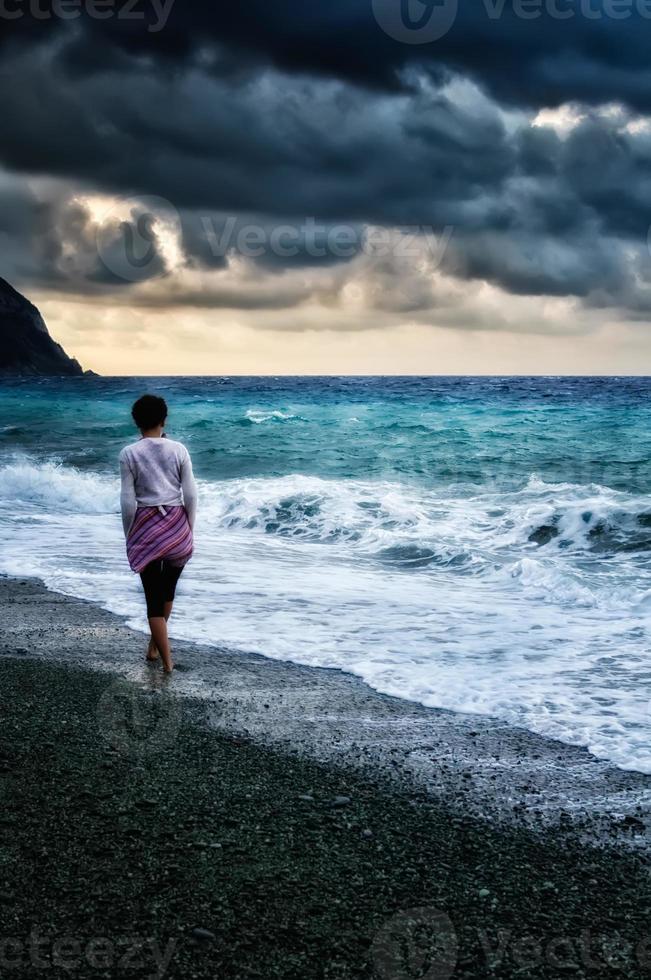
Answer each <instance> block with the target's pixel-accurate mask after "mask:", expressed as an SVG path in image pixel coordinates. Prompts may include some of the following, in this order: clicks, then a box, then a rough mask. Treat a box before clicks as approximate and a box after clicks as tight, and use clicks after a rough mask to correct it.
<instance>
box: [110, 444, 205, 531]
mask: <svg viewBox="0 0 651 980" xmlns="http://www.w3.org/2000/svg"><path fill="white" fill-rule="evenodd" d="M120 477H121V481H122V490H121V494H120V505H121V509H122V524H123V526H124V533H125V535H128V533H129V530H130V528H131V525H132V524H133V519H134V517H135V516H136V511H137V509H138V507H178V506H184V507H185V509H186V511H187V515H188V521H189V522H190V527H194V519H195V516H196V513H197V485H196V483H195V481H194V476H193V473H192V460H191V459H190V453H189V452H188V451H187V449H186V448H185V446H184V445H183V444H182V443H180V442H174V440H173V439H167V438H166V437H165V436H162V437H161V438H159V439H153V438H146V439H145V438H143V439H140V440H139V441H138V442H134V443H133V444H132V445H131V446H125V448H124V449H123V450H122V452H121V453H120Z"/></svg>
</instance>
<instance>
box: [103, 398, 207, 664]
mask: <svg viewBox="0 0 651 980" xmlns="http://www.w3.org/2000/svg"><path fill="white" fill-rule="evenodd" d="M131 414H132V416H133V420H134V422H135V423H136V425H137V426H138V428H139V429H140V432H141V438H140V439H139V441H138V442H135V443H133V444H132V445H130V446H126V447H125V448H124V449H123V450H122V452H121V453H120V477H121V481H122V491H121V496H120V503H121V508H122V523H123V525H124V533H125V536H126V539H127V557H128V559H129V564H130V566H131V568H132V570H133V571H134V572H139V573H140V578H141V580H142V585H143V588H144V591H145V600H146V602H147V618H148V620H149V628H150V630H151V640H150V641H149V649H148V651H147V660H148V661H150V662H152V661H155V660H158V659H159V657H160V658H161V659H162V661H163V669H164V671H165V673H166V674H171V672H172V670H173V669H174V664H173V662H172V651H171V649H170V643H169V638H168V634H167V620H168V619H169V618H170V615H171V612H172V603H173V602H174V595H175V591H176V585H177V582H178V580H179V577H180V575H181V572H182V571H183V569H184V567H185V565H186V563H187V562H188V561H189V560H190V558H191V557H192V549H193V537H192V529H193V527H194V520H195V515H196V511H197V486H196V483H195V481H194V476H193V474H192V461H191V459H190V454H189V453H188V451H187V449H186V448H185V446H184V445H182V444H181V443H180V442H174V441H173V440H172V439H168V438H167V436H166V435H165V433H164V431H163V430H164V427H165V422H166V420H167V405H166V403H165V401H164V399H163V398H157V397H156V396H155V395H143V397H142V398H139V399H138V401H137V402H136V403H135V405H134V406H133V408H132V410H131Z"/></svg>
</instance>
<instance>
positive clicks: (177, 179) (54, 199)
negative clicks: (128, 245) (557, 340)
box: [0, 0, 651, 316]
mask: <svg viewBox="0 0 651 980" xmlns="http://www.w3.org/2000/svg"><path fill="white" fill-rule="evenodd" d="M397 2H398V0H396V3H397ZM413 2H418V0H413ZM587 2H588V0H585V3H586V4H587ZM641 2H642V0H640V3H641ZM14 3H18V0H14ZM493 3H494V4H495V5H496V6H491V4H493ZM559 4H560V0H559ZM573 6H574V8H575V14H576V15H575V16H574V17H573V18H571V19H565V20H562V19H555V18H554V17H553V16H552V15H551V14H550V13H549V7H548V10H547V13H544V14H543V16H542V18H540V19H537V20H533V21H530V20H529V21H527V20H525V19H523V18H522V17H518V16H516V14H515V12H514V6H513V4H512V3H505V4H504V6H503V13H502V15H501V16H500V17H497V18H496V17H494V16H492V14H491V10H493V11H494V10H495V9H499V8H500V4H499V2H498V0H476V2H473V3H472V4H470V3H467V4H465V5H464V6H463V8H462V9H460V10H459V13H458V16H457V18H456V20H455V23H454V24H453V26H452V28H451V29H450V31H449V32H448V33H447V34H446V35H445V36H444V37H442V38H441V39H439V40H438V41H436V42H435V43H433V44H431V45H423V46H418V45H409V44H404V43H399V42H398V41H396V40H395V39H392V38H390V37H389V36H388V35H387V34H386V33H385V32H384V31H383V30H382V29H381V28H380V27H379V25H378V23H377V22H376V20H375V19H374V17H373V12H372V4H371V0H368V2H363V3H362V2H359V0H347V2H342V0H330V2H328V3H326V2H314V3H310V4H308V3H305V2H302V3H300V4H299V3H298V2H293V0H291V2H290V0H274V2H273V3H270V2H268V0H267V2H265V3H262V2H259V0H250V2H248V3H246V4H219V5H211V4H202V5H200V4H199V3H195V2H192V0H184V2H181V0H177V2H176V3H175V4H174V6H173V8H172V11H171V14H170V19H169V21H168V22H167V23H166V25H165V27H164V29H162V30H159V31H157V30H150V29H148V28H151V27H152V23H153V22H152V20H151V17H152V16H153V15H154V13H155V12H154V10H153V8H151V7H150V8H148V16H149V18H150V19H149V20H147V21H136V20H132V21H129V20H125V19H121V18H119V17H114V18H111V19H109V20H106V21H102V22H100V21H98V20H94V19H92V18H88V17H86V18H83V19H80V20H74V21H71V22H62V21H61V20H58V19H55V20H52V21H48V20H46V19H44V20H39V21H38V22H33V23H32V22H31V21H30V19H29V18H23V19H22V20H20V19H19V20H16V21H12V22H11V23H9V22H6V21H3V20H2V18H1V17H0V29H4V35H3V36H4V41H5V44H4V47H3V48H2V49H1V50H2V58H1V61H0V118H1V119H2V141H1V142H0V162H1V163H2V165H3V166H4V168H5V170H6V172H7V173H10V174H11V173H13V174H25V175H29V176H30V177H33V176H35V175H36V176H37V177H55V178H57V180H58V181H59V182H60V188H59V190H58V191H57V190H56V189H55V190H52V189H50V190H49V191H48V192H47V193H45V195H44V197H43V196H41V197H38V196H37V195H35V194H34V193H32V192H31V191H27V190H26V187H27V185H26V184H24V183H22V184H20V188H21V189H20V192H19V193H16V192H15V191H13V192H10V191H7V192H6V193H4V195H3V188H2V185H1V184H0V243H2V244H3V259H4V261H5V266H6V267H5V273H6V274H7V275H11V273H12V271H13V272H14V274H15V275H16V276H17V277H18V278H19V279H20V281H21V282H24V283H26V284H29V283H30V282H34V283H35V284H38V285H41V286H44V285H45V286H50V285H53V284H57V288H59V289H60V290H62V291H68V292H71V293H74V292H76V293H80V294H83V293H88V294H97V293H102V294H103V293H106V294H108V295H115V296H116V297H117V296H118V294H120V293H125V292H127V291H128V288H129V287H130V286H132V285H133V284H134V283H138V282H147V281H148V280H150V279H151V280H157V279H164V278H165V274H166V271H167V268H166V260H165V257H164V255H163V253H162V252H161V251H160V249H159V245H160V243H159V242H157V241H156V240H155V236H154V238H153V239H152V242H151V247H152V250H153V251H152V254H151V256H150V259H151V261H148V262H144V263H143V264H142V267H141V268H140V267H139V266H137V268H138V269H140V271H139V272H138V273H137V274H135V275H132V276H129V275H127V276H125V275H124V274H122V272H121V269H122V266H121V265H120V255H121V251H122V249H123V244H124V241H125V240H126V239H125V235H126V236H127V238H128V237H129V236H132V237H137V236H138V235H139V234H140V231H139V227H138V225H139V221H140V220H141V219H143V218H146V209H145V212H143V214H138V213H137V212H134V213H132V214H131V217H130V218H129V219H128V220H127V221H126V225H125V223H124V221H123V220H122V219H119V220H115V219H113V218H112V219H110V220H109V224H108V225H107V226H104V227H102V228H98V225H97V216H94V217H93V216H91V215H90V213H89V212H88V211H87V209H86V208H85V207H84V205H83V204H80V203H79V201H76V200H74V193H73V192H74V191H78V192H79V194H80V195H81V196H82V197H83V194H84V193H86V192H94V191H100V192H105V193H108V194H111V195H117V196H118V197H120V198H128V199H131V198H137V197H138V196H142V195H156V196H158V197H160V198H163V199H164V200H165V201H167V202H169V206H170V207H171V209H173V210H174V212H175V213H177V214H178V220H179V222H180V230H181V232H182V243H183V250H184V254H185V261H186V264H187V267H188V268H190V269H193V270H196V271H199V272H201V271H204V270H205V271H209V272H214V273H218V272H224V271H228V269H229V263H231V262H232V259H233V255H238V254H240V255H241V254H242V253H243V248H242V244H241V240H240V235H242V234H248V233H249V231H250V230H251V229H252V228H253V229H257V230H258V232H259V234H260V236H261V238H260V241H261V242H262V245H261V247H260V248H259V249H258V250H257V251H256V250H255V249H256V245H255V240H254V239H255V234H254V238H253V239H251V238H249V239H247V242H248V243H249V246H250V247H251V248H252V249H253V251H250V252H249V253H248V257H249V258H250V260H251V262H252V263H253V265H254V266H256V267H257V268H259V269H260V270H261V272H263V273H265V274H266V273H269V272H271V273H274V274H277V275H278V277H279V282H278V284H277V287H276V288H269V289H266V288H265V289H262V288H260V289H258V290H257V291H256V290H252V289H250V290H249V293H248V294H247V290H246V288H244V287H242V288H241V287H240V286H239V285H238V286H236V287H232V288H229V287H227V286H226V285H224V284H221V285H220V286H219V288H217V289H215V291H214V292H213V293H212V294H211V295H210V296H201V295H199V294H195V293H193V292H192V288H190V287H188V288H186V289H179V292H178V293H177V295H176V296H174V295H173V294H172V293H171V292H170V291H162V292H161V294H160V298H158V297H156V296H154V295H153V293H152V294H148V296H147V299H146V302H148V303H150V304H157V303H160V304H161V305H170V304H173V303H175V302H176V303H178V304H179V305H183V304H185V305H190V306H192V305H202V304H203V305H208V306H210V305H214V306H228V305H229V304H232V305H234V306H237V307H240V308H249V309H258V308H269V309H281V308H283V304H284V305H286V306H287V307H292V306H295V305H296V304H298V303H299V302H301V300H302V299H304V298H305V297H306V296H307V295H309V294H310V289H309V288H308V287H298V286H296V284H290V283H288V282H284V281H282V282H281V281H280V280H281V279H282V274H283V272H284V271H285V270H290V271H291V270H296V269H306V270H308V271H309V270H311V269H327V268H332V269H334V270H335V271H336V269H337V268H338V267H339V266H341V267H342V269H345V267H346V266H347V265H349V264H351V263H354V262H355V260H356V259H357V258H359V256H360V255H361V254H362V252H363V248H364V236H365V226H366V225H368V224H370V225H378V226H383V227H399V228H407V229H410V228H413V227H415V226H416V227H420V228H421V230H422V229H425V230H426V231H427V230H429V231H431V232H432V233H434V234H441V233H442V232H443V231H444V230H445V229H446V228H452V229H453V236H452V239H451V241H450V245H449V247H448V248H447V249H446V252H445V254H444V256H442V268H443V271H445V272H450V273H453V274H454V275H456V276H459V277H461V278H467V279H480V280H481V279H485V280H486V281H488V282H491V283H494V284H496V285H499V286H501V287H503V288H504V289H505V290H507V291H509V292H512V293H515V294H522V295H529V294H533V295H549V296H576V297H580V298H581V299H582V301H583V302H584V303H585V305H587V306H590V305H592V306H596V307H598V306H607V305H612V306H617V307H622V308H625V309H627V310H629V311H630V313H631V315H633V316H638V315H641V314H642V311H644V310H646V309H647V308H648V306H649V302H648V298H647V291H648V285H649V283H648V279H649V273H648V266H649V264H651V258H650V257H649V252H648V249H647V242H646V236H647V229H648V226H649V223H650V221H651V212H650V210H649V205H648V202H649V201H651V135H649V134H647V133H645V132H644V130H643V129H639V130H637V131H630V130H627V129H626V127H625V125H624V124H625V123H626V121H627V116H626V113H625V112H624V113H623V114H620V116H615V115H612V116H609V115H604V114H603V113H599V112H596V111H595V112H591V111H588V110H586V116H585V119H584V120H583V121H582V122H581V123H580V124H579V125H577V126H576V127H575V128H574V129H573V130H572V131H571V132H569V133H568V134H567V135H566V136H565V137H564V138H561V136H559V134H558V133H557V132H555V131H554V130H553V129H549V128H532V127H531V126H530V125H529V119H527V117H526V116H525V114H524V113H523V112H519V111H513V108H514V107H515V106H532V105H535V106H549V105H555V104H558V103H559V102H564V101H566V100H568V99H576V100H580V101H582V102H585V103H588V104H591V103H594V104H595V105H598V104H599V103H603V102H606V101H608V102H610V101H612V100H614V99H619V100H620V101H622V102H624V103H628V104H629V105H631V106H637V107H640V108H645V107H646V106H647V105H648V102H649V99H650V98H651V75H650V74H649V71H648V69H647V49H648V40H649V38H650V37H651V20H650V19H648V18H646V17H643V16H642V15H641V14H640V13H637V14H636V15H635V17H631V18H627V19H623V20H616V19H613V18H612V17H601V18H594V17H592V18H591V17H588V16H586V15H585V12H584V14H581V15H580V14H579V13H578V12H577V10H578V8H577V5H576V4H574V5H573ZM145 7H146V3H145V0H141V3H140V9H142V10H144V9H145ZM597 7H598V4H597V2H596V0H593V3H592V9H593V12H594V11H595V10H596V9H597ZM41 9H45V6H44V4H43V2H42V0H41ZM586 9H588V8H587V7H585V4H584V11H585V10H586ZM649 13H650V14H651V6H650V10H649ZM30 24H31V28H33V29H30ZM451 73H457V74H455V75H454V76H453V75H452V74H451ZM453 77H454V82H453V84H452V85H451V87H450V88H447V89H446V88H441V87H440V86H439V85H438V81H440V80H442V79H448V80H449V79H450V78H453ZM459 78H462V79H463V78H465V79H469V78H472V79H474V80H476V81H477V82H478V83H479V84H481V85H482V86H483V87H484V91H483V93H482V91H481V90H479V89H477V88H476V87H474V86H471V84H470V83H469V82H468V81H465V82H460V81H459ZM487 93H491V94H487ZM505 107H507V108H508V110H509V111H506V110H505ZM583 108H584V110H585V106H584V107H583ZM7 179H8V180H9V179H10V178H7ZM12 179H13V178H12ZM16 179H17V178H16ZM111 222H113V223H111ZM315 226H316V227H317V228H318V229H319V230H318V231H314V228H315ZM342 226H343V227H345V229H347V232H348V235H349V237H348V239H341V238H338V239H337V241H338V242H341V241H343V242H344V246H343V247H342V248H341V249H339V250H337V249H335V248H333V247H331V245H329V244H328V242H329V241H331V239H330V238H329V236H331V235H332V234H333V233H334V232H336V230H337V229H341V227H342ZM281 227H285V229H286V231H285V233H284V238H282V241H281V242H280V246H279V245H278V241H276V243H275V244H274V243H273V236H274V233H276V234H278V230H279V228H281ZM228 228H230V232H229V234H228V235H226V236H224V232H225V230H226V229H228ZM287 229H289V233H290V234H289V235H288V233H287ZM306 229H311V230H309V231H307V230H306ZM98 234H101V236H103V237H102V242H103V244H102V247H100V248H98ZM140 237H143V236H142V235H141V236H140ZM146 237H147V236H146V234H145V235H144V238H145V239H146ZM251 242H253V244H252V245H251V244H250V243H251ZM346 242H348V247H347V250H346V244H345V243H346ZM5 243H11V249H9V248H7V250H6V254H7V258H6V259H5V257H4V256H5V247H4V244H5ZM324 244H325V246H326V247H325V249H324ZM245 254H246V253H245ZM647 259H648V260H649V261H648V262H647ZM374 275H375V280H376V288H375V292H373V293H372V295H374V296H376V297H378V299H377V302H378V304H380V305H381V306H382V308H384V309H389V308H390V309H393V310H397V311H403V312H405V313H407V312H410V311H414V310H421V309H422V310H424V309H426V308H427V307H428V304H431V303H432V302H433V300H432V294H431V289H430V288H429V286H428V285H427V283H426V282H425V281H424V280H423V279H422V277H421V278H419V277H414V278H412V279H409V280H408V285H409V289H410V290H411V292H409V291H408V289H407V287H406V286H405V288H404V289H403V288H402V287H401V286H400V282H401V281H405V273H404V268H402V267H398V266H396V265H395V264H392V262H391V261H390V260H389V259H387V260H386V263H385V265H382V264H381V263H380V264H378V265H377V266H376V268H375V271H374ZM333 288H334V290H335V293H336V289H337V288H338V286H335V287H333ZM373 302H374V301H373V300H371V305H372V303H373Z"/></svg>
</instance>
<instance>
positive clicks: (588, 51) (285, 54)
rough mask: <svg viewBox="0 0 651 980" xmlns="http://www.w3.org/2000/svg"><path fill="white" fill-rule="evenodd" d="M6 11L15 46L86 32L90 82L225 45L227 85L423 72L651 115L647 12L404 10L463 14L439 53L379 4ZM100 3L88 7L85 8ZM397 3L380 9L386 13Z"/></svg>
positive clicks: (565, 1) (402, 81) (437, 4)
mask: <svg viewBox="0 0 651 980" xmlns="http://www.w3.org/2000/svg"><path fill="white" fill-rule="evenodd" d="M3 2H4V3H6V4H7V5H8V6H9V7H11V9H12V10H13V9H14V8H17V9H18V10H24V11H25V16H24V17H22V18H19V19H16V20H12V21H7V20H4V21H3V20H2V19H0V31H2V32H3V33H4V35H5V37H6V38H8V39H9V38H13V40H14V41H16V40H19V41H23V42H25V41H27V42H29V43H32V42H33V40H34V38H39V37H41V38H46V37H51V36H52V34H54V33H63V32H68V33H69V32H70V31H71V30H73V29H76V30H77V41H76V43H74V44H73V45H72V46H71V47H70V48H69V49H68V51H67V53H66V57H67V59H68V64H69V66H73V65H75V66H76V67H77V68H78V69H79V70H83V71H86V72H91V73H92V72H93V71H94V70H95V69H96V67H97V65H98V64H106V63H107V61H108V59H109V58H110V57H117V56H118V53H121V54H127V55H128V56H131V57H142V56H146V57H148V58H151V59H153V60H154V61H155V62H156V63H158V64H161V65H165V64H166V65H167V67H168V68H169V67H171V66H174V65H175V64H177V65H179V64H185V65H187V64H190V63H193V62H196V61H197V58H198V57H200V56H202V57H203V58H204V59H205V57H206V52H207V51H210V49H211V46H215V45H216V46H219V47H220V48H221V49H222V50H225V51H228V53H229V54H228V57H227V58H224V57H223V56H222V57H220V58H218V59H217V60H216V61H215V70H216V71H217V72H218V73H223V72H228V73H229V74H234V75H237V74H241V73H242V72H246V71H247V70H255V69H256V67H258V68H259V67H260V66H267V65H273V66H276V67H278V68H280V69H282V70H283V71H286V72H289V73H307V74H312V75H317V76H320V77H325V78H336V79H341V80H344V81H348V82H353V83H355V84H358V85H362V86H365V87H367V88H371V89H383V90H387V91H396V90H400V89H406V88H409V86H410V84H411V79H410V69H412V68H413V69H416V70H418V71H426V72H429V73H430V74H431V75H432V76H433V77H434V78H436V79H440V78H441V77H443V76H444V75H445V73H447V72H449V71H454V72H460V73H462V74H465V75H467V76H469V77H472V78H474V79H476V80H477V81H478V82H480V83H481V84H483V85H485V86H486V87H487V89H488V90H489V91H490V92H491V93H492V94H493V95H494V96H495V97H497V98H498V99H499V100H500V101H502V102H504V103H509V104H515V105H528V106H549V105H552V104H560V103H562V102H566V101H571V100H579V101H583V102H586V103H591V104H599V103H602V102H604V101H608V100H611V99H617V100H620V101H623V102H627V103H629V104H630V105H632V106H634V107H635V108H637V109H642V110H645V109H647V108H648V107H649V106H650V105H651V85H650V84H649V83H650V81H651V73H650V69H649V63H648V47H649V40H650V38H651V4H650V3H649V2H648V0H539V2H537V0H472V2H459V3H458V4H457V2H456V0H425V2H421V0H404V2H405V3H407V2H408V3H409V4H410V5H411V8H410V9H411V11H412V15H413V17H414V20H417V19H418V17H419V16H421V15H422V16H423V18H424V20H425V21H426V20H427V19H428V18H429V17H430V16H432V17H434V18H441V17H442V14H441V10H440V8H441V6H443V8H444V9H445V7H446V6H447V7H450V8H451V13H454V11H455V9H456V14H455V16H454V17H452V18H451V21H452V22H451V26H450V29H449V30H448V31H447V32H446V33H444V35H443V36H442V37H439V38H438V39H436V40H434V41H432V42H431V43H428V44H410V43H405V37H406V38H409V36H410V35H409V31H404V32H402V33H400V34H399V36H398V37H395V36H393V37H392V36H389V34H388V33H387V32H386V30H383V28H382V27H381V26H380V23H379V22H378V19H377V18H376V16H375V14H374V6H375V9H377V6H378V4H377V3H376V4H375V5H374V3H373V0H327V2H326V0H314V2H311V3H306V2H305V0H274V2H269V0H247V2H246V3H225V2H221V3H205V2H204V0H182V2H181V0H177V2H174V3H171V4H170V7H169V9H164V11H163V10H161V9H158V8H160V7H161V2H159V0H157V6H156V5H155V4H154V0H133V6H132V5H131V4H129V5H128V7H127V4H126V3H125V2H124V0H115V4H114V9H115V16H112V17H109V18H107V19H102V20H100V19H98V18H96V17H92V16H87V15H86V16H82V17H80V19H79V20H68V21H62V20H61V19H60V18H56V17H53V18H52V19H50V20H47V19H38V20H35V19H34V18H33V17H32V16H30V15H29V9H30V3H32V4H33V3H37V6H38V9H39V11H47V10H48V9H49V8H50V7H51V3H50V2H49V0H38V2H37V0H3ZM91 2H92V0H85V4H84V3H82V2H81V0H79V6H80V8H82V9H83V8H84V6H85V5H86V6H88V4H90V3H91ZM392 2H394V0H381V2H380V6H381V4H382V3H384V5H385V6H386V4H387V3H392ZM400 2H401V0H395V6H396V7H398V6H399V3H400ZM162 6H163V7H164V6H165V5H164V4H163V5H162ZM457 7H458V9H457ZM123 8H124V9H123ZM437 8H438V9H437ZM90 9H91V10H92V7H91V8H90ZM127 10H128V13H127ZM121 11H122V15H120V13H121ZM138 15H139V16H140V18H141V19H138ZM40 16H41V18H42V17H43V16H44V15H43V13H41V15H40ZM111 51H112V54H110V52H111Z"/></svg>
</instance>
